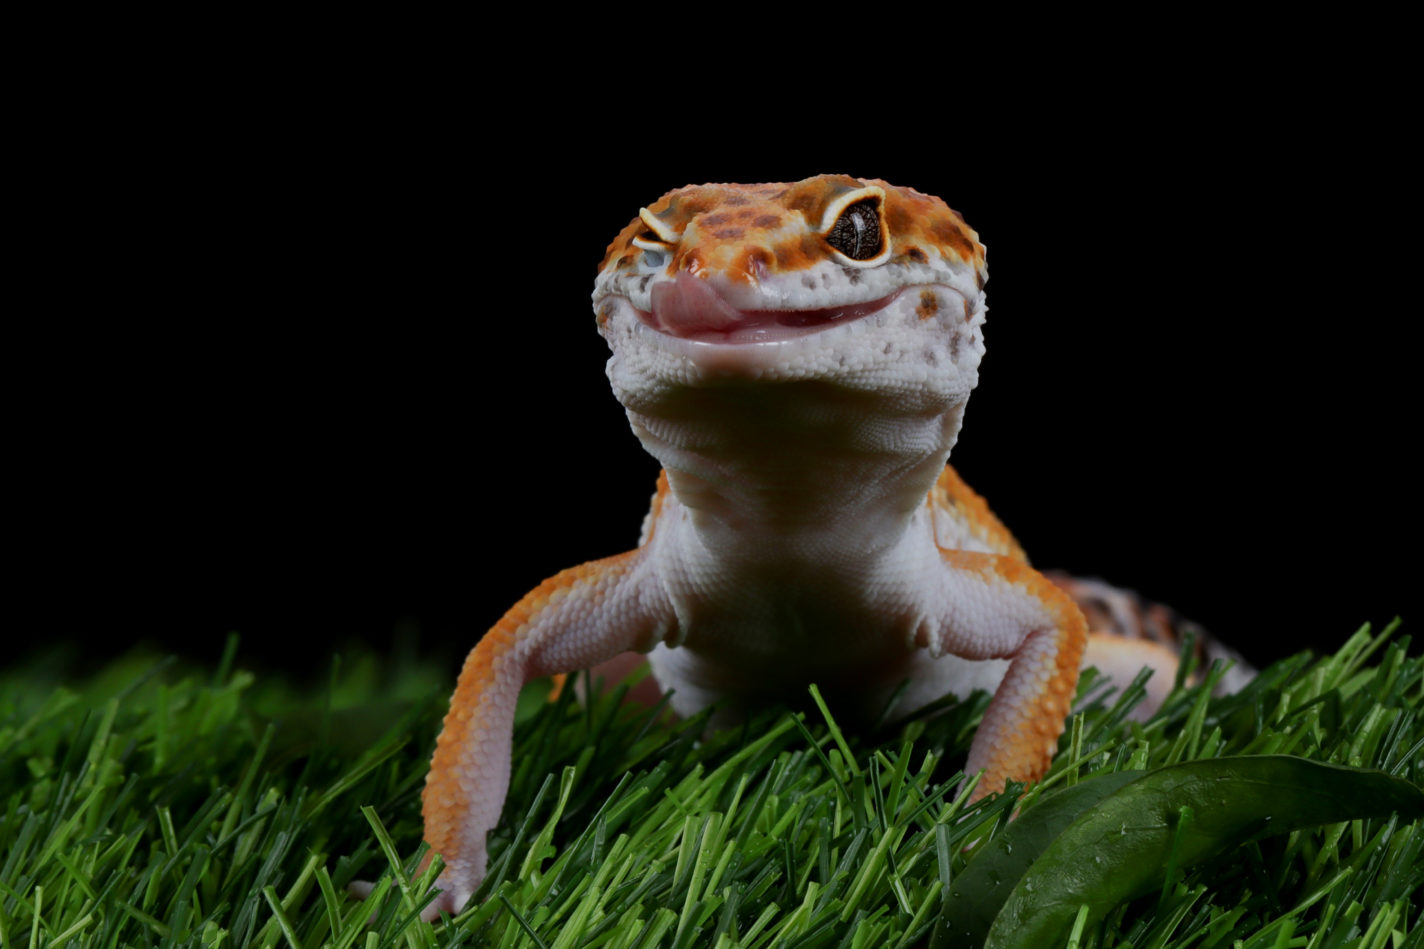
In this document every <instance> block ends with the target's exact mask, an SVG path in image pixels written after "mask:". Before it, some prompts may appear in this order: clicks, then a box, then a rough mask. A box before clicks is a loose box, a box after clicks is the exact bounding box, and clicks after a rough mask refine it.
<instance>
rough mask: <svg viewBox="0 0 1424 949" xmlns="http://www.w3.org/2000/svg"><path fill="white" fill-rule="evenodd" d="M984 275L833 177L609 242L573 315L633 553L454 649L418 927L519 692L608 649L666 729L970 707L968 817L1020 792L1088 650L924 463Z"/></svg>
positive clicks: (959, 372)
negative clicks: (642, 464) (1006, 790)
mask: <svg viewBox="0 0 1424 949" xmlns="http://www.w3.org/2000/svg"><path fill="white" fill-rule="evenodd" d="M985 278H986V271H985V263H984V248H983V246H982V245H981V244H980V243H979V240H978V236H977V235H976V234H975V232H974V231H973V230H972V229H971V228H970V227H969V226H968V225H966V224H965V222H964V220H963V219H962V218H961V217H960V216H959V214H957V213H956V212H954V211H952V210H950V209H949V208H948V207H947V206H946V205H945V204H944V203H943V202H942V201H940V200H939V199H938V198H935V197H931V196H929V195H925V194H921V193H919V192H917V191H914V190H912V189H909V188H897V187H894V186H892V185H889V184H887V183H886V182H884V181H878V180H862V179H857V178H850V177H847V176H843V175H822V176H819V177H815V178H810V179H807V180H805V181H800V182H795V183H790V184H755V185H734V184H717V185H702V186H691V187H687V188H681V189H678V190H676V191H673V192H670V193H669V194H667V195H664V196H663V197H662V198H661V199H659V200H658V201H657V202H655V203H654V204H652V205H650V206H649V207H648V208H645V209H643V210H642V211H641V212H640V213H639V215H638V217H636V218H634V219H633V220H632V221H631V222H630V223H629V224H628V226H627V227H625V228H624V229H623V231H622V232H621V233H619V234H618V236H617V237H616V238H614V240H613V242H612V243H611V244H610V245H609V247H608V252H607V254H606V255H605V257H604V259H603V263H602V265H601V268H600V272H599V275H598V278H597V280H596V283H595V289H594V295H593V309H594V314H595V318H596V322H597V326H598V329H599V332H600V333H601V334H602V335H603V336H604V338H605V339H606V340H607V342H608V344H609V347H610V349H611V351H612V356H611V358H610V360H609V362H608V367H607V373H608V377H609V380H610V382H611V383H612V386H613V390H614V393H615V395H617V397H618V399H619V401H620V402H621V403H622V404H623V406H624V408H625V410H626V411H627V415H628V419H629V422H630V423H631V425H632V427H633V430H634V432H635V433H636V434H637V436H638V438H639V439H640V440H641V441H642V443H643V446H644V447H645V448H646V449H647V450H648V451H649V452H650V453H652V454H653V455H654V456H655V457H657V458H658V459H659V460H660V461H661V462H662V464H663V469H664V470H663V473H662V475H661V476H660V477H659V482H658V490H657V494H656V495H655V497H654V500H653V505H652V510H651V512H650V513H649V515H648V517H647V519H646V521H645V522H644V529H643V536H642V539H641V541H640V543H639V546H638V547H637V548H635V549H634V550H631V551H629V552H627V553H624V554H621V555H619V556H615V557H610V558H608V559H606V560H599V561H595V562H592V563H588V564H584V565H582V566H580V567H575V568H573V569H571V570H566V571H564V572H562V573H560V574H558V575H557V576H555V577H553V578H551V579H549V580H547V581H545V582H544V583H543V584H541V585H540V586H539V587H538V588H537V589H535V590H534V591H533V592H531V593H530V594H528V595H527V596H526V597H524V599H522V600H520V601H519V603H518V604H516V605H515V606H514V608H513V609H511V610H510V611H509V612H508V613H507V614H505V616H504V617H503V618H502V619H501V620H500V621H499V622H498V623H497V624H496V625H495V626H494V628H493V629H492V630H490V632H489V633H488V634H487V635H486V636H485V637H484V638H483V639H481V640H480V642H479V644H478V645H477V646H476V647H475V649H474V651H473V652H471V653H470V656H469V659H468V660H467V661H466V663H465V666H464V670H463V672H462V673H461V675H460V679H459V684H458V685H457V687H456V690H455V694H454V696H453V697H452V699H451V704H450V712H449V714H448V716H447V718H446V719H445V725H444V730H443V731H442V733H441V735H440V738H439V741H438V743H437V746H436V751H435V755H434V759H433V760H432V762H431V768H430V774H429V778H428V780H427V783H426V787H425V793H424V815H425V838H426V840H427V841H429V843H430V845H431V848H432V849H433V851H435V852H438V853H439V854H440V855H441V856H442V857H443V859H444V861H445V864H446V868H445V870H444V872H443V873H442V874H441V876H440V878H439V880H438V881H437V886H438V887H439V888H440V890H441V893H440V894H439V896H438V897H437V899H436V901H435V903H434V904H433V905H432V906H431V907H430V909H429V910H428V911H427V914H426V915H427V917H433V916H434V915H435V914H436V913H438V912H439V911H442V910H443V911H447V912H453V911H457V910H459V909H460V908H461V907H463V906H464V904H465V903H466V901H467V900H468V899H469V898H470V896H471V895H472V893H473V892H474V890H475V888H476V887H477V886H478V885H479V883H480V881H481V879H482V878H483V876H484V873H485V864H486V841H485V838H486V835H487V834H488V833H489V831H490V830H491V828H493V827H494V825H495V824H496V822H497V821H498V819H499V815H500V810H501V808H502V806H503V803H504V797H505V793H506V791H507V785H508V781H509V770H510V734H511V729H512V720H513V714H514V704H515V698H516V696H517V695H518V692H519V689H520V687H521V686H522V685H523V684H524V683H525V682H526V681H528V680H530V679H532V678H535V677H537V676H544V675H550V674H558V673H566V672H570V671H573V670H577V669H583V668H589V667H594V666H597V665H599V664H600V663H608V662H620V661H623V658H624V655H625V654H626V653H628V652H630V651H631V652H637V653H647V654H648V661H649V662H650V663H651V666H652V670H653V674H654V676H655V677H656V680H657V683H658V684H659V685H660V686H661V687H662V688H663V689H671V690H673V693H672V696H671V699H670V702H671V705H672V707H673V709H674V710H675V711H677V712H678V713H679V714H683V715H689V714H692V713H694V712H696V711H698V710H700V709H702V708H704V707H705V706H706V705H708V704H709V703H711V702H713V701H716V700H726V701H725V705H724V706H723V707H722V708H723V711H722V712H721V713H720V714H721V715H722V717H723V718H725V719H730V718H733V717H735V716H736V715H737V714H738V713H739V712H740V711H743V710H745V709H747V708H749V707H752V706H755V705H760V704H762V703H765V702H769V701H774V700H777V699H780V698H791V699H793V700H794V699H796V698H797V697H804V695H805V693H806V686H807V685H808V684H809V683H811V682H816V683H818V684H819V685H820V687H821V688H822V690H823V692H824V693H825V694H826V695H828V696H829V698H830V700H831V701H832V702H833V703H834V705H835V707H836V709H837V711H838V714H839V715H841V716H842V717H843V718H844V719H847V720H851V721H854V720H856V719H870V718H873V717H874V716H875V715H877V714H878V713H880V712H881V711H882V710H883V709H884V707H885V704H886V703H887V701H889V700H890V699H891V697H892V696H893V695H894V694H895V692H896V690H897V689H898V688H899V687H900V686H901V685H902V684H903V683H905V682H906V681H908V682H909V684H910V685H909V688H908V690H907V692H906V693H905V694H904V695H903V697H902V699H901V705H900V708H901V709H904V710H908V709H910V708H914V707H916V706H917V705H919V704H922V703H924V702H928V701H930V700H933V699H935V698H938V697H940V696H942V695H943V694H945V693H947V692H951V691H953V692H958V693H960V694H964V693H967V691H968V690H970V689H972V688H987V689H990V690H992V691H994V697H993V700H992V702H991V703H990V705H989V708H988V711H987V712H986V714H985V717H984V721H983V724H982V726H981V727H980V729H979V731H978V732H977V734H976V736H975V738H974V741H973V745H972V747H971V749H970V753H969V760H968V764H967V770H968V771H970V772H979V771H982V772H983V775H982V778H981V780H980V783H979V785H978V788H977V790H976V792H975V793H976V795H980V796H982V795H984V794H987V793H990V792H994V791H997V790H1000V789H1002V788H1003V786H1004V782H1005V781H1007V780H1018V781H1032V780H1035V779H1037V778H1039V777H1041V776H1042V775H1043V773H1044V771H1045V770H1046V769H1047V767H1048V765H1049V762H1050V759H1051V758H1052V755H1053V753H1054V751H1055V749H1056V747H1057V741H1058V737H1059V735H1060V733H1061V732H1062V729H1063V725H1064V720H1065V718H1066V716H1067V713H1068V708H1069V702H1070V700H1071V698H1072V696H1073V692H1074V687H1075V685H1076V683H1077V680H1078V672H1079V667H1080V664H1081V663H1082V662H1083V658H1084V650H1085V647H1086V644H1087V642H1088V627H1087V624H1086V622H1085V620H1084V616H1083V613H1082V611H1081V610H1080V609H1079V607H1078V606H1077V605H1076V603H1075V602H1074V599H1073V598H1072V597H1071V596H1070V595H1069V594H1068V593H1067V592H1065V590H1064V589H1063V587H1061V586H1060V585H1058V584H1056V583H1054V582H1053V581H1051V580H1049V579H1047V578H1045V576H1044V575H1042V574H1040V573H1039V572H1038V571H1036V570H1034V569H1033V568H1032V567H1030V566H1029V564H1028V562H1027V560H1026V559H1025V558H1024V554H1023V551H1022V549H1021V548H1020V547H1019V545H1018V544H1017V542H1015V540H1014V539H1013V537H1012V536H1011V535H1010V534H1009V532H1008V530H1007V529H1005V528H1004V526H1003V525H1002V524H1000V523H999V521H998V520H997V519H996V518H995V517H994V515H993V514H992V513H991V512H990V511H989V508H988V506H987V504H985V502H984V500H983V499H982V498H980V497H979V496H978V495H977V494H975V493H974V492H973V491H972V490H970V488H969V487H968V486H967V485H965V484H964V482H963V481H962V480H960V478H959V476H958V475H957V474H955V472H954V471H953V469H951V468H948V467H946V460H947V458H948V456H949V452H950V449H951V448H952V447H953V445H954V443H955V440H956V438H957V435H958V431H959V425H960V420H961V417H962V414H963V412H964V407H965V403H966V401H967V399H968V397H969V394H970V391H971V390H972V389H973V388H974V386H975V385H976V383H977V381H978V366H979V361H980V357H981V356H982V354H983V351H984V343H983V323H984V317H985V305H984V293H983V288H984V282H985ZM1118 638H1120V637H1118Z"/></svg>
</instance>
